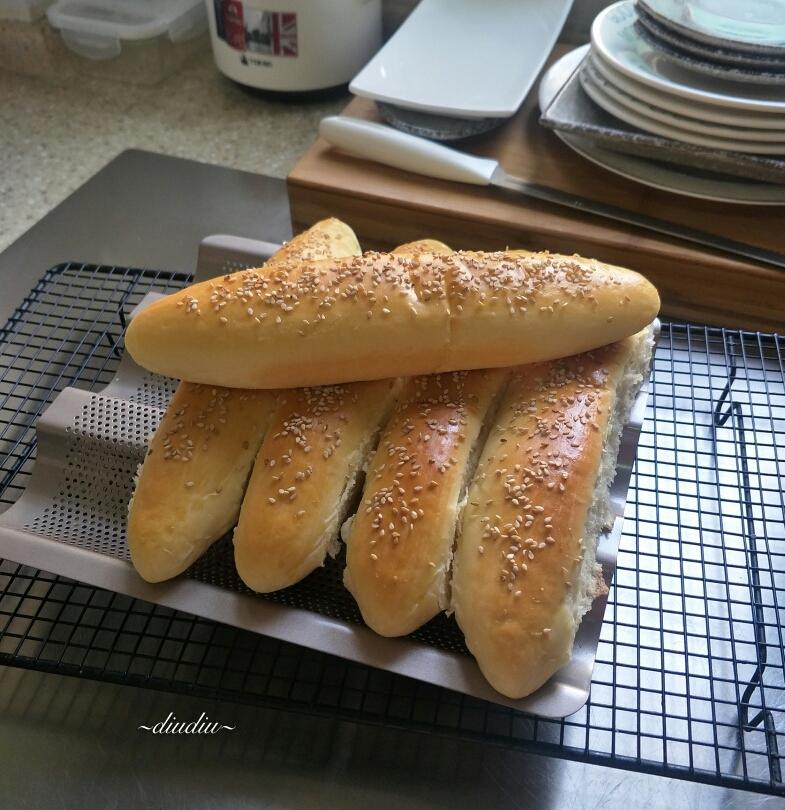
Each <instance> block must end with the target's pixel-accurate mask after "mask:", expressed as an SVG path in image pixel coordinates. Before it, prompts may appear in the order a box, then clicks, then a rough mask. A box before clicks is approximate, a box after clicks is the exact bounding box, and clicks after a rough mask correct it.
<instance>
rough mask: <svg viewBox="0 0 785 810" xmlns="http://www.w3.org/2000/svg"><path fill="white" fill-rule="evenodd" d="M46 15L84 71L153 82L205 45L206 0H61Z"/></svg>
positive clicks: (122, 78) (126, 79)
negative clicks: (202, 35)
mask: <svg viewBox="0 0 785 810" xmlns="http://www.w3.org/2000/svg"><path fill="white" fill-rule="evenodd" d="M47 17H48V18H49V22H50V23H51V24H52V26H53V27H55V28H57V29H59V31H60V35H61V36H62V38H63V41H64V42H65V44H66V45H67V46H68V48H69V49H70V50H71V51H73V52H74V53H76V54H78V56H80V57H81V59H80V60H79V62H78V67H79V69H80V70H81V71H83V72H87V73H91V74H95V75H100V76H102V77H108V78H113V79H118V80H120V81H128V82H133V83H137V84H154V83H156V82H158V81H161V80H162V79H164V78H166V76H167V75H169V74H170V73H172V72H174V71H175V70H176V69H177V68H178V67H180V66H181V65H182V63H183V62H184V61H185V60H186V59H188V58H189V57H190V56H192V55H193V54H194V53H196V52H197V51H199V50H200V49H202V48H203V45H204V43H203V42H202V41H200V40H199V35H200V34H204V33H205V32H206V31H207V18H206V14H205V10H204V5H203V2H202V0H57V2H55V3H54V5H52V6H51V7H50V8H49V10H48V11H47Z"/></svg>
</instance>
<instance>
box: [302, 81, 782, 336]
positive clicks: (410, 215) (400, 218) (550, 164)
mask: <svg viewBox="0 0 785 810" xmlns="http://www.w3.org/2000/svg"><path fill="white" fill-rule="evenodd" d="M535 95H536V94H535ZM344 114H345V115H350V116H354V117H357V118H366V119H370V120H374V121H376V120H380V118H379V115H378V113H377V112H376V106H375V104H374V103H373V102H370V101H368V100H366V99H360V98H357V99H354V100H353V101H352V102H351V103H350V104H349V105H348V107H347V108H346V109H345V110H344ZM537 118H538V110H537V107H536V100H535V99H533V98H529V99H528V100H527V102H526V103H525V104H524V105H523V107H522V108H521V110H520V111H519V112H518V114H517V115H516V116H515V117H514V118H512V119H511V120H510V121H509V122H508V123H507V124H506V125H505V126H504V127H502V128H501V129H499V130H497V131H496V132H494V133H489V134H487V135H485V136H480V137H478V138H473V139H471V140H470V141H466V142H463V144H462V145H461V148H462V149H464V150H465V151H468V152H472V153H474V154H478V155H489V156H492V157H494V158H497V159H498V160H499V161H500V162H501V164H502V165H503V166H504V168H505V169H506V170H507V171H508V172H510V173H511V174H515V175H519V176H521V177H524V178H526V179H528V180H531V181H533V182H536V183H541V184H543V185H547V186H551V187H553V188H558V189H561V190H563V191H569V192H573V193H575V194H579V195H581V196H584V197H590V198H592V199H595V200H600V201H602V202H607V203H612V204H614V205H618V206H623V207H624V208H627V209H629V210H632V211H637V212H640V213H644V214H647V215H650V216H654V217H660V218H662V219H667V220H670V221H673V222H678V223H681V224H684V225H689V226H691V227H694V228H700V229H702V230H705V231H710V232H712V233H715V234H718V235H721V236H725V237H729V238H733V239H738V240H740V241H744V242H748V243H751V244H754V245H758V246H761V247H766V248H769V249H772V250H777V251H783V252H785V208H780V207H769V206H746V205H732V204H727V203H713V202H707V201H704V200H697V199H693V198H689V197H684V196H679V195H676V194H671V193H668V192H662V191H657V190H655V189H651V188H648V187H646V186H643V185H641V184H639V183H634V182H632V181H628V180H625V179H624V178H621V177H618V176H616V175H614V174H612V173H610V172H608V171H605V170H604V169H601V168H599V167H596V166H594V165H593V164H592V163H590V162H588V161H587V160H585V159H583V158H581V157H580V156H579V155H576V154H575V153H574V152H573V151H572V150H570V149H569V148H568V147H566V146H565V145H564V144H563V143H562V142H561V141H560V140H559V139H558V138H557V137H556V135H554V133H553V132H550V131H548V130H546V129H544V128H543V127H541V126H540V125H539V124H538V123H537ZM288 185H289V199H290V205H291V213H292V221H293V223H294V225H295V228H304V227H306V226H308V225H310V224H312V223H313V222H315V221H316V220H318V219H320V218H322V217H325V216H335V217H338V218H339V219H342V220H344V221H345V222H347V223H348V224H349V225H350V226H351V227H352V228H354V230H355V232H356V233H357V236H358V238H359V239H360V242H361V244H362V245H363V247H364V248H376V249H387V248H390V247H392V246H394V245H396V244H400V243H402V242H407V241H410V240H413V239H418V238H422V237H426V236H429V237H433V238H436V239H441V240H443V241H444V242H446V243H447V244H449V245H450V246H452V247H454V248H463V249H470V248H473V249H483V250H498V249H502V248H504V247H507V246H509V247H522V248H529V249H536V250H551V251H554V252H560V253H580V254H582V255H585V256H591V257H595V258H598V259H602V260H603V261H606V262H611V263H615V264H621V265H625V266H628V267H632V268H633V269H635V270H638V271H640V272H641V273H644V274H645V275H646V276H648V277H649V278H650V279H651V280H652V281H653V282H654V283H655V284H656V285H657V287H658V288H659V290H660V294H661V296H662V299H663V312H664V314H666V315H668V316H671V317H674V318H678V319H682V320H690V321H695V322H700V323H711V324H719V325H723V326H735V327H742V328H749V329H760V330H766V331H783V330H785V270H777V269H776V268H772V267H766V266H764V265H757V264H754V263H751V262H746V261H744V260H737V259H732V258H729V257H727V256H724V255H722V254H719V253H716V252H713V251H709V250H703V249H701V248H698V247H693V246H690V245H689V244H687V243H684V242H679V241H678V240H674V239H669V238H666V237H660V236H657V235H654V234H648V233H646V232H644V231H641V230H639V229H636V228H633V227H631V226H625V225H622V224H617V223H612V222H609V221H607V220H602V219H599V218H597V217H593V216H590V215H584V214H579V213H577V212H573V211H569V210H567V209H563V208H560V207H558V206H553V205H550V204H547V203H540V202H537V201H534V200H528V199H526V198H525V197H522V196H520V195H517V194H514V193H513V192H507V191H504V190H501V189H489V188H479V187H476V186H470V185H465V184H458V183H450V182H446V181H441V180H432V179H430V178H425V177H421V176H419V175H414V174H409V173H407V172H402V171H400V170H397V169H390V168H387V167H385V166H381V165H378V164H375V163H370V162H367V161H362V160H359V159H355V158H353V157H350V156H348V155H344V154H341V153H339V152H337V151H336V150H334V149H332V148H331V147H329V146H328V145H327V144H326V143H325V142H324V141H322V140H321V139H320V140H317V141H316V143H315V144H314V145H313V146H312V147H311V148H310V149H309V150H308V151H307V152H306V153H305V155H304V156H303V157H302V158H301V160H300V161H299V162H298V163H297V165H296V166H295V167H294V169H293V170H292V172H291V173H290V175H289V178H288Z"/></svg>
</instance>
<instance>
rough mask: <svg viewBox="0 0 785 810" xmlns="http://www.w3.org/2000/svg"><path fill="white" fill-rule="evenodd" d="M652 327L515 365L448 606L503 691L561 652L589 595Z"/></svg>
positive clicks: (531, 684) (511, 692)
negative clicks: (625, 428)
mask: <svg viewBox="0 0 785 810" xmlns="http://www.w3.org/2000/svg"><path fill="white" fill-rule="evenodd" d="M652 342H653V339H652V329H651V327H648V328H647V329H645V330H643V331H642V332H640V333H639V334H637V335H635V336H633V337H631V338H627V339H625V340H623V341H620V342H618V343H615V344H612V345H610V346H604V347H602V348H600V349H596V350H593V351H591V352H587V353H585V354H581V355H577V356H572V357H568V358H565V359H562V360H555V361H551V362H548V363H539V364H533V365H528V366H521V367H520V368H518V369H516V370H515V371H514V372H513V374H512V378H511V381H510V384H509V386H508V388H507V392H506V394H505V396H504V398H503V400H502V403H501V405H500V407H499V411H498V415H497V418H496V420H495V427H494V428H493V429H492V430H491V432H490V435H489V437H488V440H487V441H486V443H485V447H484V450H483V453H482V457H481V459H480V462H479V464H478V466H477V470H476V472H475V475H474V479H473V481H472V484H471V487H470V488H469V494H468V499H467V505H466V508H465V510H464V513H463V520H462V526H461V530H460V532H459V535H458V542H457V547H456V552H455V558H454V563H453V571H452V608H453V610H454V612H455V617H456V619H457V621H458V624H459V625H460V627H461V629H462V630H463V633H464V636H465V638H466V644H467V646H468V648H469V650H470V651H471V652H472V654H473V655H474V656H475V658H476V659H477V662H478V664H479V666H480V669H481V670H482V672H483V674H484V675H485V677H486V678H487V679H488V681H489V682H490V683H491V685H492V686H493V687H494V688H495V689H497V690H498V691H499V692H501V693H502V694H504V695H506V696H507V697H510V698H521V697H525V696H526V695H528V694H530V693H531V692H533V691H534V690H535V689H537V688H539V687H540V686H541V685H542V684H543V683H545V681H546V680H547V679H548V678H549V677H550V676H551V675H552V674H553V673H554V672H555V671H556V670H557V669H559V667H561V666H562V665H564V664H566V663H567V661H569V659H570V655H571V652H572V646H573V641H574V638H575V633H576V630H577V628H578V625H579V624H580V621H581V619H582V617H583V615H584V613H586V611H587V610H588V609H589V608H590V606H591V603H592V600H593V598H594V596H595V593H596V587H597V578H598V566H597V565H596V549H597V541H598V537H599V534H600V533H601V531H602V529H603V527H604V526H605V525H606V524H607V522H608V514H609V511H608V492H609V487H610V483H611V481H612V479H613V475H614V473H615V468H616V457H617V454H618V447H619V436H620V433H621V429H622V426H623V425H624V423H625V422H626V421H627V419H628V417H629V411H630V408H631V405H632V401H633V399H634V396H635V393H636V392H637V390H638V389H639V388H640V385H641V382H642V381H643V378H644V377H645V375H646V373H647V370H648V365H649V361H650V357H651V348H652Z"/></svg>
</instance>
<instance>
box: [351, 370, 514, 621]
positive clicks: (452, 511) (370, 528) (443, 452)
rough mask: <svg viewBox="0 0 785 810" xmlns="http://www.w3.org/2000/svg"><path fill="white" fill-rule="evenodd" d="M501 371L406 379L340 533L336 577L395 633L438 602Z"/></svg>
mask: <svg viewBox="0 0 785 810" xmlns="http://www.w3.org/2000/svg"><path fill="white" fill-rule="evenodd" d="M506 377H507V372H506V371H505V370H483V371H456V372H449V373H447V374H434V375H428V376H424V377H415V378H412V379H410V380H409V381H408V382H407V383H406V385H405V388H404V391H403V392H402V395H401V400H400V402H399V404H398V405H397V407H396V409H395V411H394V413H393V416H392V418H391V419H390V421H389V423H388V424H387V425H386V426H385V428H384V431H383V432H382V436H381V438H380V440H379V446H378V449H377V451H376V453H375V454H374V457H373V459H372V461H371V465H370V468H369V470H368V475H367V478H366V485H365V489H364V492H363V498H362V501H361V503H360V506H359V508H358V510H357V514H356V515H355V516H354V518H353V519H352V521H351V526H350V528H349V530H348V533H347V537H346V544H347V553H346V570H345V572H344V582H345V584H346V587H347V588H348V589H349V591H351V593H352V594H353V595H354V598H355V599H356V600H357V604H358V605H359V607H360V611H361V612H362V615H363V618H364V619H365V622H366V623H367V624H368V625H369V627H371V628H372V629H373V630H375V631H376V632H377V633H379V634H380V635H383V636H401V635H405V634H407V633H411V632H412V631H413V630H415V629H416V628H418V627H419V626H420V625H422V624H424V623H425V622H426V621H428V620H429V619H431V618H433V617H434V616H435V615H436V614H437V613H438V612H439V611H440V610H442V609H444V608H446V607H447V578H448V571H449V568H450V562H451V559H452V546H453V538H454V536H455V528H456V523H457V519H458V513H459V508H460V507H459V501H460V497H461V494H462V490H463V487H464V483H465V481H466V479H467V470H468V468H469V465H470V463H471V458H472V451H473V449H474V447H475V444H476V443H477V441H478V437H479V436H480V434H481V432H482V427H483V422H484V420H485V418H486V416H487V414H488V411H489V410H490V409H491V407H492V405H493V403H494V401H495V400H496V398H497V395H498V394H499V392H500V390H501V388H502V386H503V384H504V381H505V380H506Z"/></svg>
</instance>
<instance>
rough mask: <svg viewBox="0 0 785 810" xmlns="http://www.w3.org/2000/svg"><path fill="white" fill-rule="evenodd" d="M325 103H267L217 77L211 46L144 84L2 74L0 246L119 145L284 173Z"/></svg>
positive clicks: (331, 106)
mask: <svg viewBox="0 0 785 810" xmlns="http://www.w3.org/2000/svg"><path fill="white" fill-rule="evenodd" d="M348 98H349V97H348V95H346V96H341V97H339V98H336V99H334V100H331V101H326V102H325V101H321V102H311V103H291V102H280V101H270V100H267V99H265V98H261V97H259V96H257V95H253V94H252V93H250V92H248V91H246V90H244V89H242V88H241V87H239V86H238V85H236V84H233V83H232V82H230V81H229V80H228V79H225V78H224V77H223V76H222V75H221V74H220V73H219V72H218V71H217V69H216V68H215V65H214V63H213V60H212V54H211V53H210V50H209V44H207V45H206V50H205V52H204V53H199V54H198V55H197V56H196V57H195V58H193V59H192V60H191V61H190V62H188V64H187V65H186V66H184V67H183V68H182V69H181V70H179V71H178V72H177V73H175V74H174V75H172V76H170V77H169V78H167V79H165V80H164V81H162V82H160V83H159V84H156V85H152V86H141V85H132V84H124V83H120V82H117V81H110V80H105V79H100V78H94V77H88V76H81V75H72V76H66V77H64V78H62V79H61V80H59V81H53V80H52V79H51V78H48V79H44V78H34V77H28V76H23V75H19V74H15V73H10V72H7V71H3V70H1V69H0V250H3V249H5V248H6V247H7V246H8V245H9V244H11V242H13V241H14V240H15V239H16V238H17V237H19V236H20V235H21V234H22V233H24V231H26V230H27V229H28V228H29V227H30V226H31V225H33V224H34V223H35V222H37V221H38V220H39V219H40V218H41V217H42V216H43V215H44V214H46V213H47V212H48V211H49V210H51V209H52V208H53V207H54V206H55V205H57V204H58V203H59V202H60V201H61V200H63V199H64V198H65V197H66V196H68V194H70V193H71V192H72V191H74V190H75V189H76V188H77V187H79V186H80V185H81V184H82V183H84V182H85V181H86V180H87V179H88V178H89V177H91V176H92V175H93V174H95V173H96V172H97V171H98V170H99V169H100V168H101V167H102V166H104V165H105V164H106V163H107V162H108V161H110V160H111V159H112V158H114V157H115V156H116V155H118V154H119V153H120V152H122V151H123V150H124V149H129V148H140V149H148V150H152V151H155V152H161V153H164V154H167V155H175V156H177V157H184V158H191V159H193V160H199V161H203V162H206V163H213V164H217V165H220V166H227V167H231V168H236V169H244V170H246V171H251V172H258V173H261V174H268V175H272V176H274V177H285V176H286V174H287V173H288V171H289V170H290V169H291V167H292V166H293V165H294V163H295V162H296V160H297V158H298V157H299V156H300V155H301V154H302V153H303V152H304V151H305V149H306V148H307V147H308V146H309V144H310V143H311V142H312V141H313V140H314V138H315V137H316V131H317V127H318V125H319V121H320V120H321V118H322V117H323V116H325V115H331V114H333V113H337V112H338V111H340V110H341V109H342V108H343V107H344V106H345V105H346V103H347V101H348Z"/></svg>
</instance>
